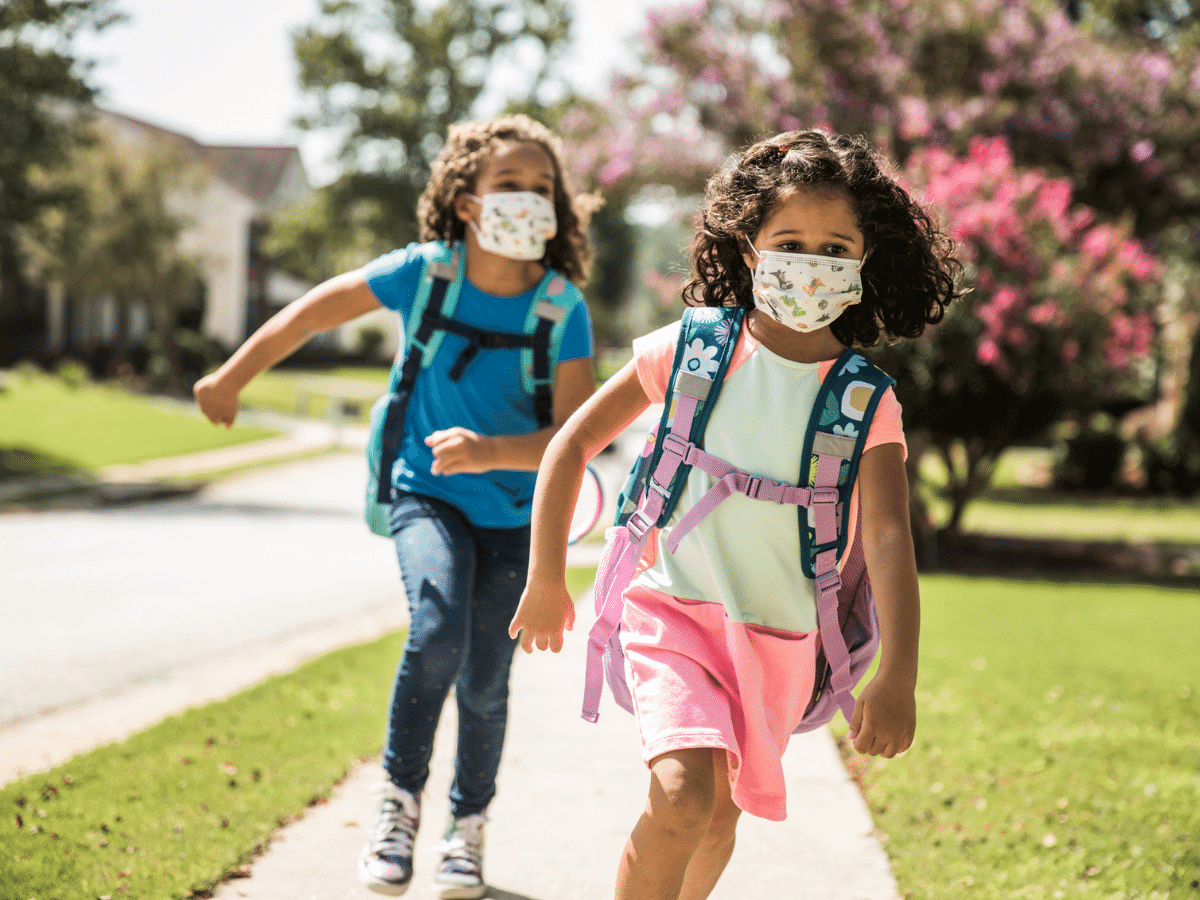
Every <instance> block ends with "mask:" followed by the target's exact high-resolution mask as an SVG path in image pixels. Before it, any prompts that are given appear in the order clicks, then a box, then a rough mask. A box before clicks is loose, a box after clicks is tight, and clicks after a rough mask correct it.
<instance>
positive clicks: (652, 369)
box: [633, 322, 681, 403]
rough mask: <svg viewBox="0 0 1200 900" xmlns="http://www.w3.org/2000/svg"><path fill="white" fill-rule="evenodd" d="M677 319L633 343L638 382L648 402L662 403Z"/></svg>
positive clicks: (677, 330) (671, 361)
mask: <svg viewBox="0 0 1200 900" xmlns="http://www.w3.org/2000/svg"><path fill="white" fill-rule="evenodd" d="M680 324H681V323H680V322H673V323H671V324H670V325H664V326H663V327H662V328H660V329H658V330H657V331H652V332H650V333H649V334H647V335H644V336H642V337H640V338H635V339H634V342H633V363H634V367H635V368H636V369H637V375H638V381H640V382H641V383H642V390H643V391H645V392H646V396H647V397H649V398H650V402H651V403H662V402H663V400H664V399H666V396H667V385H668V384H669V383H670V381H671V363H673V362H675V344H676V343H677V342H678V339H679V326H680Z"/></svg>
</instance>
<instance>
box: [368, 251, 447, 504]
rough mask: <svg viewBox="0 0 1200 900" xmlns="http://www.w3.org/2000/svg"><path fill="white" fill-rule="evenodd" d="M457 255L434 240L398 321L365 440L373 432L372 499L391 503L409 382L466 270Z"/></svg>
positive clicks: (431, 349)
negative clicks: (382, 395) (397, 348)
mask: <svg viewBox="0 0 1200 900" xmlns="http://www.w3.org/2000/svg"><path fill="white" fill-rule="evenodd" d="M463 256H464V254H463V253H462V252H461V249H460V245H458V244H455V245H454V246H453V247H449V246H447V245H445V244H439V245H438V248H437V251H436V252H435V254H434V255H433V256H432V257H429V258H427V259H426V261H425V264H424V266H423V268H422V270H421V275H420V278H419V279H418V281H417V295H416V297H415V298H414V299H413V307H412V310H411V311H410V313H409V316H408V319H407V320H406V321H405V323H404V334H405V342H404V347H403V348H402V350H401V352H400V353H398V354H397V355H396V360H395V362H393V363H392V371H391V373H390V374H389V375H388V391H387V395H386V398H387V402H386V404H385V405H384V407H383V409H382V410H381V411H380V415H379V420H378V421H379V424H378V426H377V427H376V426H375V425H374V424H372V435H371V439H370V441H369V444H371V445H374V444H375V443H376V438H375V434H376V433H377V434H378V445H379V450H378V457H379V463H378V474H377V479H378V480H377V485H376V492H377V494H376V500H377V502H378V503H380V504H388V503H390V502H391V497H392V481H391V471H392V466H393V464H394V463H395V462H396V456H397V454H398V452H399V446H400V440H401V436H402V433H403V430H404V419H405V415H406V413H407V411H408V401H409V399H410V398H411V397H412V390H413V385H414V384H415V383H416V380H417V375H418V374H420V372H421V370H422V369H425V368H428V366H429V363H430V360H432V359H433V357H434V355H435V354H436V353H437V348H438V346H439V345H440V344H441V340H442V335H443V332H442V330H441V329H440V328H438V327H437V325H436V320H437V319H438V318H439V317H440V316H443V315H448V314H449V311H450V310H453V307H454V305H455V304H457V303H458V294H459V292H460V289H461V288H462V279H463V272H464V271H465V270H466V266H465V265H463ZM447 307H449V310H448V309H447ZM368 456H369V457H370V456H371V454H370V453H369V454H368Z"/></svg>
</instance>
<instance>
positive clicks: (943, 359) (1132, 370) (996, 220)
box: [878, 138, 1161, 533]
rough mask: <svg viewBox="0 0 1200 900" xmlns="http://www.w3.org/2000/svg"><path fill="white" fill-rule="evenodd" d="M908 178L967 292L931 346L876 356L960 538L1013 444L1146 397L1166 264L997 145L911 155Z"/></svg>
mask: <svg viewBox="0 0 1200 900" xmlns="http://www.w3.org/2000/svg"><path fill="white" fill-rule="evenodd" d="M906 175H907V178H908V179H910V181H911V187H912V188H913V189H914V191H915V192H916V193H917V194H918V195H919V196H921V197H922V198H923V200H924V201H925V202H926V204H927V205H928V206H929V207H930V208H931V209H933V210H934V211H936V212H937V213H938V214H939V215H940V217H941V218H943V219H944V220H945V221H946V222H948V223H949V231H950V234H951V236H952V237H953V238H954V239H955V241H956V242H957V244H958V252H959V257H960V259H961V260H962V262H963V263H964V264H965V265H966V266H967V272H968V283H969V284H970V286H971V288H972V290H971V292H970V293H968V294H967V296H966V297H965V298H963V299H962V300H961V301H959V302H957V303H956V304H954V305H953V306H951V308H950V310H949V312H948V313H947V316H946V319H945V321H944V322H943V323H942V324H941V325H940V326H938V327H937V328H935V329H933V330H931V331H930V332H929V334H928V335H927V336H926V337H924V338H922V339H920V340H918V341H910V342H902V343H899V344H896V345H893V346H891V347H885V348H883V349H882V350H881V351H880V352H879V353H878V356H879V357H880V358H881V363H882V364H883V366H884V368H885V369H887V370H888V371H889V372H890V373H891V374H892V375H893V376H894V377H896V379H897V382H898V387H897V390H898V393H899V396H900V400H901V402H902V404H903V406H904V409H905V419H906V421H907V422H908V423H910V427H912V428H913V429H914V431H915V432H919V433H921V435H923V437H924V440H925V441H927V442H928V443H929V445H931V446H932V447H933V448H934V449H935V450H936V452H937V453H938V454H939V455H940V457H941V458H942V460H943V462H944V463H945V466H946V469H947V471H948V472H949V475H950V478H949V483H948V486H947V489H946V494H947V499H948V500H949V501H950V504H951V514H950V517H949V521H948V522H947V523H946V525H945V530H946V531H948V532H950V533H955V532H957V530H958V528H959V526H960V524H961V521H962V514H963V511H964V510H965V508H966V505H967V503H968V502H969V501H970V500H971V499H972V498H973V497H975V496H977V495H978V494H979V492H980V491H982V490H983V489H984V488H985V487H986V486H987V484H988V482H989V480H990V478H991V474H992V470H993V467H994V466H995V463H996V461H997V459H998V458H999V456H1000V454H1001V453H1002V452H1003V451H1004V450H1005V449H1006V448H1007V447H1009V446H1012V445H1013V444H1017V443H1020V442H1022V441H1028V440H1032V439H1036V438H1037V437H1039V436H1040V435H1042V434H1043V433H1044V432H1045V430H1046V428H1047V427H1048V426H1050V425H1052V424H1054V423H1055V422H1057V421H1059V420H1060V419H1061V418H1062V417H1063V415H1064V413H1065V412H1068V411H1074V412H1086V411H1089V410H1097V409H1103V408H1112V407H1113V406H1114V405H1119V404H1124V403H1128V402H1130V401H1131V400H1132V401H1134V402H1136V401H1143V402H1144V401H1145V400H1146V399H1147V398H1148V397H1149V396H1150V394H1151V392H1152V390H1153V381H1154V373H1155V369H1154V360H1153V350H1154V341H1155V331H1156V328H1155V322H1154V316H1153V309H1154V302H1155V300H1156V297H1157V294H1156V291H1155V289H1154V287H1155V284H1156V283H1157V279H1158V276H1159V274H1160V271H1161V266H1160V264H1159V262H1158V260H1157V258H1155V257H1154V256H1151V255H1150V254H1148V253H1147V252H1146V251H1145V250H1144V249H1143V247H1142V245H1141V244H1140V242H1138V241H1136V240H1134V239H1132V238H1131V237H1130V236H1129V235H1128V233H1127V232H1126V231H1122V230H1121V229H1119V228H1117V227H1115V226H1113V225H1111V224H1106V223H1102V222H1098V221H1097V220H1096V217H1095V214H1094V213H1093V212H1092V210H1091V209H1090V208H1088V207H1086V206H1079V205H1075V204H1074V203H1073V198H1072V189H1071V185H1070V183H1069V182H1068V181H1066V180H1065V179H1061V178H1051V177H1048V176H1047V175H1046V174H1045V173H1043V172H1040V171H1037V170H1020V169H1017V168H1015V167H1014V163H1013V158H1012V154H1011V152H1010V151H1009V148H1008V145H1007V143H1006V142H1005V141H1004V139H1002V138H977V139H975V140H973V141H971V142H970V144H969V146H968V150H967V152H966V154H965V155H963V156H957V155H955V154H951V153H949V152H947V151H945V150H941V149H937V148H930V149H927V150H923V151H920V152H918V153H914V154H913V155H912V156H911V157H910V158H909V162H908V166H907V172H906Z"/></svg>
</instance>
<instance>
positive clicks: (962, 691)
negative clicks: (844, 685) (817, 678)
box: [838, 576, 1200, 900]
mask: <svg viewBox="0 0 1200 900" xmlns="http://www.w3.org/2000/svg"><path fill="white" fill-rule="evenodd" d="M922 595H923V606H924V614H923V623H922V638H921V641H922V667H921V675H920V682H919V686H918V728H917V738H916V742H915V744H914V745H913V748H912V749H911V750H910V751H909V752H908V754H907V755H906V756H905V757H903V758H901V759H897V760H891V761H885V760H879V761H875V760H870V759H866V758H863V757H858V756H856V755H851V757H850V760H851V764H852V766H853V767H854V768H855V769H856V770H857V773H858V775H859V777H860V780H861V782H862V783H863V784H864V786H865V795H866V797H867V801H868V805H869V806H870V809H871V812H872V815H873V816H874V818H875V822H876V824H877V826H878V827H879V829H880V831H881V832H882V833H883V835H884V836H885V841H886V842H885V847H886V849H887V851H888V853H889V855H890V856H891V859H892V864H893V866H894V868H895V872H896V876H897V879H898V881H899V884H900V888H901V890H902V892H903V893H904V894H905V895H906V896H907V897H910V898H913V900H939V898H945V900H951V898H953V900H960V898H963V897H970V898H972V900H988V898H996V900H1000V898H1005V900H1007V898H1014V897H1020V898H1047V900H1049V898H1058V897H1067V898H1072V897H1081V898H1082V897H1086V898H1093V897H1094V898H1101V897H1103V898H1110V900H1115V898H1126V900H1132V898H1155V897H1156V898H1167V897H1172V898H1176V897H1178V898H1182V897H1200V841H1198V840H1197V835H1200V724H1198V722H1197V714H1198V712H1200V709H1198V707H1197V696H1196V695H1197V690H1198V689H1200V683H1198V681H1200V679H1198V677H1197V676H1198V675H1200V667H1198V666H1197V659H1200V596H1198V595H1197V594H1195V593H1194V592H1185V591H1174V590H1168V589H1161V588H1150V587H1143V586H1136V585H1086V584H1062V585H1059V584H1050V583H1043V582H1021V581H1005V580H999V579H970V578H963V577H950V576H932V577H931V576H926V577H923V578H922ZM838 730H840V731H841V732H844V730H845V729H844V726H839V729H838Z"/></svg>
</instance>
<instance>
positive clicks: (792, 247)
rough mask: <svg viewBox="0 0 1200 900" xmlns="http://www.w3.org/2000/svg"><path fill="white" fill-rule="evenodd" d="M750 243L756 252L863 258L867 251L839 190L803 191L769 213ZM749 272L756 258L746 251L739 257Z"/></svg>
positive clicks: (748, 250) (861, 235)
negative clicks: (770, 251) (768, 251)
mask: <svg viewBox="0 0 1200 900" xmlns="http://www.w3.org/2000/svg"><path fill="white" fill-rule="evenodd" d="M750 240H751V242H752V243H753V244H754V247H755V249H757V250H758V251H759V252H764V251H767V250H774V251H775V252H777V253H805V254H808V255H810V256H833V257H843V258H845V259H856V260H857V259H862V258H863V253H864V252H865V251H866V242H865V240H864V238H863V233H862V232H861V231H860V230H859V228H858V224H857V221H856V220H855V217H854V211H853V210H852V209H851V208H850V201H849V200H847V199H846V196H845V195H844V194H842V193H841V192H840V191H833V190H819V189H818V190H812V189H805V188H802V189H800V190H797V191H796V192H795V193H793V194H792V195H791V196H789V197H787V198H786V199H784V200H782V201H780V202H779V204H778V205H776V207H775V208H774V209H773V210H771V213H770V214H769V215H768V216H767V218H766V221H764V222H763V225H762V228H760V229H759V230H758V234H755V235H750ZM742 258H743V259H744V260H745V261H746V265H747V266H749V267H750V271H754V269H755V267H756V266H757V265H758V257H757V256H756V255H755V253H754V252H753V251H752V250H750V249H749V248H747V250H746V252H745V253H743V254H742Z"/></svg>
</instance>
